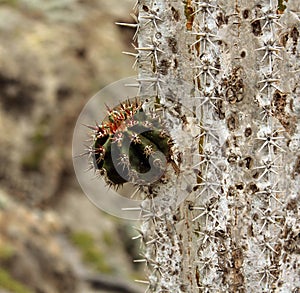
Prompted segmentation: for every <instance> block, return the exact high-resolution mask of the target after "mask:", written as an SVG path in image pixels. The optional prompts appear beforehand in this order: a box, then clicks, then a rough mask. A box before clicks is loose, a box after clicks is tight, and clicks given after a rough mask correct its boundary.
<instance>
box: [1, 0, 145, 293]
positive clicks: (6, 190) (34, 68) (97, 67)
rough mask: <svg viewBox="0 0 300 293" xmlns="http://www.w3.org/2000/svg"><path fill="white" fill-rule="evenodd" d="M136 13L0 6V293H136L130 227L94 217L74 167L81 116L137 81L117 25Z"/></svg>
mask: <svg viewBox="0 0 300 293" xmlns="http://www.w3.org/2000/svg"><path fill="white" fill-rule="evenodd" d="M133 5H134V1H132V0H122V1H119V0H110V1H107V0H0V293H4V292H5V293H7V292H13V293H15V292H16V293H30V292H37V293H61V292H63V293H68V292H73V293H76V292H79V293H89V292H90V293H92V292H118V293H122V292H131V293H134V292H143V290H142V289H141V288H140V287H138V286H137V285H135V284H134V282H133V280H134V279H143V267H142V266H139V265H138V264H136V263H133V259H135V258H139V256H138V248H139V243H138V241H133V240H132V239H131V238H132V237H133V236H135V235H137V232H136V231H135V230H134V229H133V228H132V226H134V225H135V224H136V223H134V222H126V221H125V220H122V219H118V218H114V217H113V216H110V215H108V214H106V213H104V212H102V211H101V210H99V209H98V208H96V207H95V206H94V205H93V204H92V203H91V202H90V201H89V200H88V199H87V197H85V195H84V193H83V192H82V190H81V188H80V186H79V184H78V183H77V180H76V177H75V174H74V170H73V165H72V135H73V129H74V125H75V123H76V119H77V117H78V115H79V113H80V111H81V109H82V107H83V106H84V105H85V103H86V102H87V101H88V100H89V99H90V97H92V96H93V95H94V94H95V93H96V92H98V91H99V90H100V89H101V88H103V87H104V86H106V85H107V84H109V83H111V82H114V81H117V80H119V79H121V78H125V77H128V76H132V75H134V74H135V73H134V71H133V70H132V64H133V60H132V59H131V57H127V56H125V55H123V54H122V53H121V52H122V51H124V50H125V51H132V46H131V43H132V40H131V39H132V36H133V34H134V31H133V30H132V29H129V28H125V27H118V26H116V25H115V24H114V23H115V22H133V19H132V17H131V16H130V15H129V14H130V13H131V11H132V8H133ZM100 192H101V191H100ZM102 192H106V190H103V191H102Z"/></svg>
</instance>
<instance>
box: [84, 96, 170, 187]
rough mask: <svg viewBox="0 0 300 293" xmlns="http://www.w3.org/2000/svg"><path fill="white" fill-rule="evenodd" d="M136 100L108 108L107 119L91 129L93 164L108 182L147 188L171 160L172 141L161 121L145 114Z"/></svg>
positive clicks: (116, 184)
mask: <svg viewBox="0 0 300 293" xmlns="http://www.w3.org/2000/svg"><path fill="white" fill-rule="evenodd" d="M142 104H143V103H142V102H141V101H140V100H139V99H137V98H136V99H134V100H127V101H125V102H122V103H121V104H119V105H118V106H117V107H115V108H114V109H110V108H109V107H107V112H108V114H107V117H106V118H105V119H104V121H103V122H102V123H101V124H100V125H97V126H96V127H90V128H91V129H92V130H93V135H92V137H93V145H92V148H91V152H92V158H93V165H94V167H95V169H96V170H99V171H100V174H103V175H104V177H105V180H106V181H107V183H108V184H109V185H111V186H116V187H118V186H119V185H122V184H123V183H126V182H132V183H135V184H140V185H146V184H149V183H153V182H155V181H157V180H159V179H160V178H161V177H162V176H163V174H164V173H165V170H166V166H167V164H168V163H172V165H173V167H174V165H175V163H174V162H173V160H172V145H173V143H172V139H171V137H170V136H169V135H168V134H167V133H166V131H165V130H164V129H162V125H161V123H160V119H159V118H157V117H154V115H150V114H149V115H146V113H145V112H144V110H143V108H142Z"/></svg>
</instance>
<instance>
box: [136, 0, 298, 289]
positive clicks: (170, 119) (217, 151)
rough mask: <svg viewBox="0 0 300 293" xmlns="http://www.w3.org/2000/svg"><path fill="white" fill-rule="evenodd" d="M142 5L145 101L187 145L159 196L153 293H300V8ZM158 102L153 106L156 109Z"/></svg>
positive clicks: (178, 149)
mask: <svg viewBox="0 0 300 293" xmlns="http://www.w3.org/2000/svg"><path fill="white" fill-rule="evenodd" d="M285 5H286V7H284V6H283V4H282V2H281V1H279V3H278V2H277V1H275V0H266V1H254V0H237V1H233V0H230V1H228V0H219V1H218V0H216V1H205V0H204V1H197V0H185V1H179V0H176V1H174V0H172V1H169V0H140V1H138V4H137V9H138V31H137V36H138V42H137V43H138V45H137V48H136V50H137V55H136V57H137V69H138V82H139V89H140V94H141V95H142V96H149V97H156V99H155V100H156V101H159V103H160V104H161V105H163V106H164V107H165V108H166V109H165V113H164V115H165V121H166V125H167V128H168V131H169V132H170V134H171V136H172V137H173V139H174V141H175V151H174V160H175V161H176V162H177V164H178V165H180V170H181V171H180V174H176V172H174V170H173V168H172V166H170V168H169V171H168V173H167V175H166V177H167V178H166V179H167V180H165V181H166V183H165V184H163V183H159V184H157V185H155V186H153V188H151V190H148V194H147V198H148V199H146V200H145V201H144V204H143V206H142V220H143V223H142V225H141V231H140V234H141V235H140V236H141V239H142V241H143V244H144V252H143V253H144V261H145V262H146V263H147V281H146V283H147V285H148V292H172V293H174V292H299V290H300V277H299V269H300V266H299V262H300V255H299V252H300V247H299V241H300V238H299V237H300V236H299V231H300V222H299V213H300V212H299V204H298V202H299V197H300V186H299V185H300V184H299V180H300V126H299V123H300V58H299V53H300V45H299V31H300V22H299V17H300V4H299V1H298V0H289V1H288V3H285ZM149 107H150V106H149Z"/></svg>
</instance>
